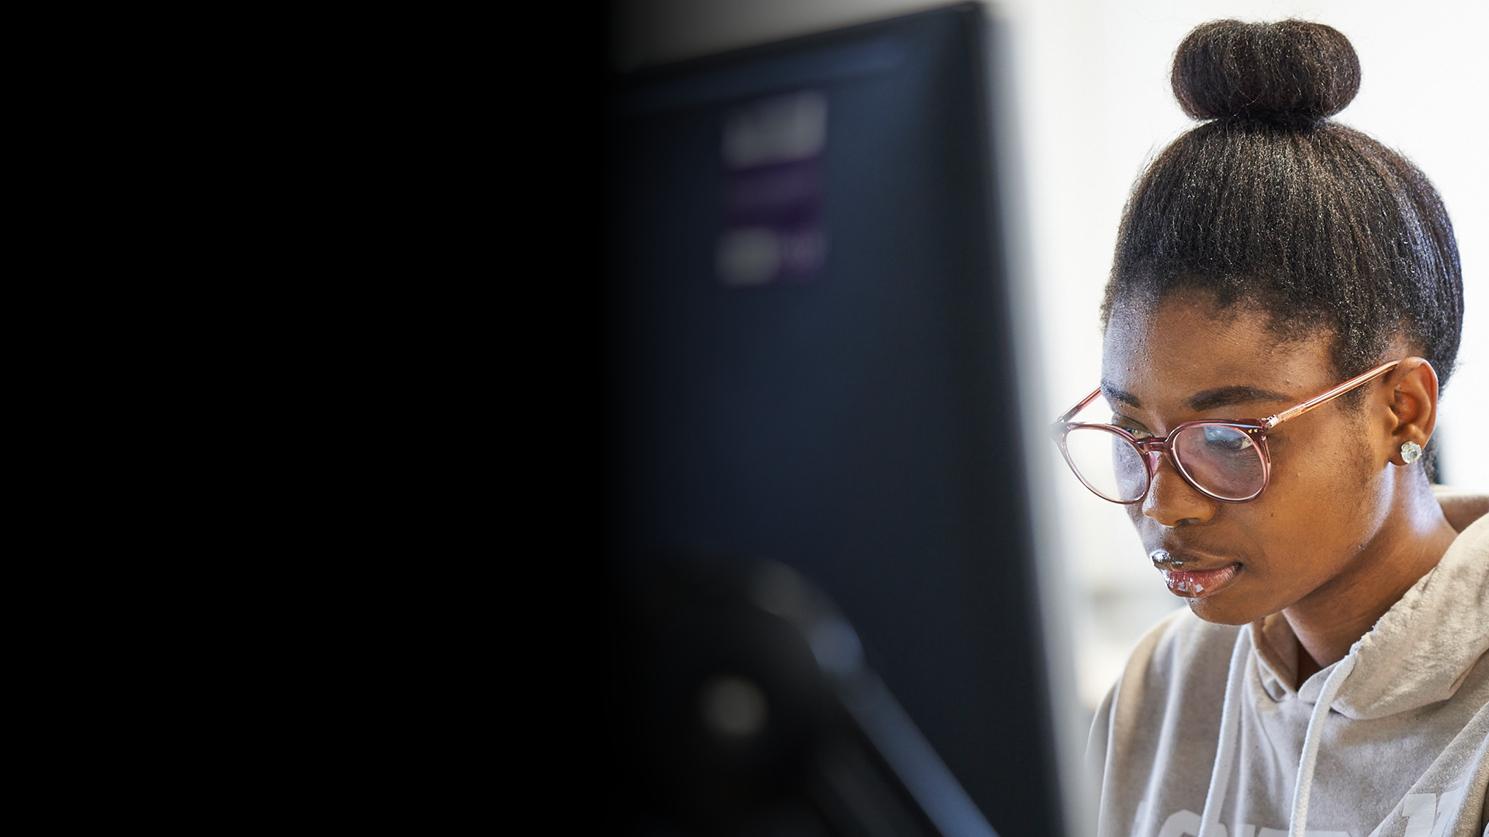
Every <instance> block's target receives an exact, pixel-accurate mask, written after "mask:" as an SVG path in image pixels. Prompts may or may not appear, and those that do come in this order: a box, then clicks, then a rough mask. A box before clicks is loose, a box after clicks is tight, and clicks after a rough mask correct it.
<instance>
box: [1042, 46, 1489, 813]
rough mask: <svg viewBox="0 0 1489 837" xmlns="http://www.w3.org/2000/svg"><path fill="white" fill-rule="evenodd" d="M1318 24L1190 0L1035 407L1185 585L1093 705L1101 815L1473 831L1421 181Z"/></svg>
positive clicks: (1468, 519)
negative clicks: (1352, 115) (1165, 120)
mask: <svg viewBox="0 0 1489 837" xmlns="http://www.w3.org/2000/svg"><path fill="white" fill-rule="evenodd" d="M1359 80H1360V68H1359V63H1358V60H1357V58H1356V56H1355V52H1354V49H1353V48H1352V47H1351V46H1350V44H1349V41H1348V40H1347V39H1346V38H1345V37H1344V36H1343V35H1342V34H1340V33H1339V32H1338V31H1336V30H1334V29H1332V28H1330V27H1327V26H1323V25H1319V24H1313V23H1306V22H1301V21H1284V22H1281V23H1275V24H1246V23H1240V22H1237V21H1220V22H1215V23H1209V24H1205V25H1203V26H1200V27H1199V28H1197V29H1196V30H1194V31H1193V32H1192V33H1190V35H1189V36H1188V37H1187V38H1186V39H1185V40H1184V42H1183V43H1182V45H1181V46H1180V47H1179V50H1178V52H1177V54H1176V56H1175V59H1174V69H1173V86H1174V92H1175V94H1176V95H1177V96H1178V99H1179V101H1180V103H1181V104H1182V105H1183V107H1184V109H1185V111H1186V112H1188V113H1189V114H1190V115H1192V116H1194V117H1195V118H1197V119H1200V120H1204V121H1203V123H1202V124H1200V125H1199V126H1197V127H1196V128H1194V129H1193V130H1191V131H1190V132H1188V133H1187V134H1185V135H1183V136H1181V137H1180V138H1179V139H1177V140H1175V141H1174V143H1173V144H1172V145H1170V146H1169V147H1168V148H1167V149H1166V150H1165V151H1164V152H1163V153H1162V154H1161V155H1160V156H1159V157H1158V158H1157V159H1156V160H1155V161H1154V162H1153V163H1152V164H1151V166H1150V167H1149V168H1148V170H1147V171H1146V173H1145V174H1144V175H1143V177H1142V178H1141V179H1140V181H1139V182H1138V184H1137V186H1136V187H1135V189H1134V192H1133V194H1132V197H1131V200H1130V201H1129V203H1128V205H1127V208H1126V211H1125V215H1124V218H1123V221H1122V226H1121V230H1120V232H1119V237H1118V243H1117V249H1116V257H1115V262H1114V265H1113V268H1112V275H1111V280H1110V282H1109V284H1108V286H1107V294H1106V300H1105V303H1104V305H1103V307H1102V317H1103V323H1104V327H1105V343H1104V349H1103V364H1102V380H1101V382H1100V387H1099V389H1097V390H1096V391H1094V392H1092V393H1091V395H1090V397H1088V398H1087V399H1085V400H1084V401H1082V402H1081V403H1080V404H1078V405H1076V407H1075V408H1073V409H1072V410H1071V412H1070V413H1068V414H1066V415H1065V416H1064V417H1062V419H1061V420H1060V422H1059V423H1058V424H1057V434H1056V436H1057V439H1058V441H1059V444H1060V446H1061V450H1062V452H1063V453H1064V454H1065V456H1066V460H1067V461H1068V462H1069V464H1070V465H1071V466H1072V468H1073V469H1074V471H1075V473H1076V475H1077V476H1078V477H1079V478H1080V479H1081V481H1082V482H1083V483H1085V484H1086V486H1087V487H1088V488H1090V489H1091V490H1092V491H1093V492H1095V493H1096V494H1098V495H1100V496H1101V497H1103V498H1104V499H1106V500H1109V501H1112V502H1118V503H1123V504H1125V505H1126V508H1127V510H1128V512H1129V514H1130V516H1131V518H1132V521H1133V524H1134V526H1136V528H1137V531H1138V533H1139V534H1140V536H1141V537H1142V541H1143V545H1144V548H1145V549H1147V550H1148V556H1149V558H1150V560H1151V561H1152V563H1153V566H1154V567H1155V568H1156V569H1157V570H1159V572H1160V573H1161V574H1162V577H1163V578H1164V580H1165V581H1166V583H1167V585H1168V588H1169V590H1171V591H1172V592H1173V593H1174V594H1175V595H1177V596H1181V597H1183V598H1184V599H1185V600H1186V602H1187V604H1188V608H1187V609H1185V610H1180V611H1178V612H1177V613H1175V614H1174V615H1173V616H1172V617H1170V618H1167V619H1165V620H1163V621H1162V622H1161V623H1160V624H1159V625H1157V626H1156V627H1155V628H1153V630H1152V631H1150V632H1149V633H1148V634H1147V636H1145V637H1144V638H1143V639H1142V640H1141V641H1140V642H1139V643H1138V646H1137V648H1136V650H1135V651H1134V653H1133V655H1132V657H1131V659H1130V660H1129V662H1128V664H1127V666H1126V669H1125V671H1124V673H1123V674H1122V676H1121V678H1120V679H1119V680H1118V682H1117V683H1116V684H1115V685H1114V686H1113V688H1112V690H1111V691H1110V692H1109V693H1108V695H1107V697H1106V700H1105V701H1104V702H1103V704H1102V706H1101V707H1100V709H1099V710H1098V713H1097V717H1096V720H1095V724H1094V725H1093V728H1092V730H1091V737H1090V743H1089V753H1090V756H1091V759H1092V762H1093V764H1094V766H1095V768H1096V769H1097V770H1098V771H1099V777H1098V778H1099V786H1100V793H1101V796H1100V807H1099V826H1100V833H1101V834H1102V835H1139V834H1140V835H1160V837H1178V835H1200V837H1212V835H1229V837H1261V836H1262V835H1279V836H1280V835H1282V834H1286V833H1291V834H1294V835H1304V834H1309V835H1345V834H1348V835H1355V837H1366V835H1375V836H1378V837H1384V836H1385V835H1423V837H1426V835H1452V836H1453V837H1489V830H1486V821H1489V804H1486V801H1485V796H1486V784H1489V653H1486V652H1489V517H1485V516H1484V512H1485V510H1486V509H1489V498H1485V497H1473V496H1460V497H1456V498H1452V497H1449V496H1448V495H1446V494H1444V493H1442V492H1441V491H1439V490H1436V489H1434V487H1433V486H1432V484H1431V479H1430V474H1429V473H1428V472H1427V466H1428V464H1429V460H1430V458H1431V457H1430V454H1429V456H1427V457H1424V456H1423V453H1424V451H1430V449H1429V440H1430V439H1431V437H1432V431H1433V426H1434V422H1435V421H1436V418H1437V404H1438V398H1439V395H1440V393H1441V391H1442V389H1443V387H1444V386H1445V385H1446V384H1447V382H1448V379H1449V378H1450V376H1451V375H1452V372H1453V361H1454V357H1455V355H1456V353H1457V349H1458V339H1459V333H1460V330H1461V326H1462V320H1463V291H1462V278H1461V276H1460V271H1459V263H1458V254H1457V247H1456V244H1455V243H1454V239H1453V231H1452V226H1451V224H1450V223H1449V220H1448V217H1447V214H1446V213H1445V212H1444V210H1443V206H1442V203H1441V201H1440V200H1439V198H1438V196H1437V193H1436V192H1435V190H1434V189H1433V187H1432V186H1431V184H1430V183H1428V181H1427V179H1426V178H1425V177H1424V176H1423V175H1422V173H1421V172H1420V171H1418V170H1417V169H1416V168H1415V167H1414V166H1413V165H1412V164H1411V163H1409V162H1408V161H1407V160H1405V159H1404V158H1402V157H1401V156H1400V155H1398V154H1396V153H1394V152H1392V151H1391V150H1389V149H1387V148H1385V147H1384V146H1382V145H1380V144H1379V143H1377V142H1375V141H1374V140H1372V139H1370V138H1369V137H1367V136H1365V135H1363V134H1361V133H1359V132H1357V131H1354V130H1351V129H1349V128H1346V127H1344V126H1343V125H1339V124H1337V123H1335V122H1333V121H1331V120H1330V119H1329V117H1330V116H1332V115H1333V114H1334V113H1337V112H1338V111H1339V110H1340V109H1342V108H1343V107H1344V106H1345V105H1346V104H1348V103H1349V101H1350V99H1351V98H1353V96H1354V94H1355V92H1356V90H1357V89H1358V87H1359Z"/></svg>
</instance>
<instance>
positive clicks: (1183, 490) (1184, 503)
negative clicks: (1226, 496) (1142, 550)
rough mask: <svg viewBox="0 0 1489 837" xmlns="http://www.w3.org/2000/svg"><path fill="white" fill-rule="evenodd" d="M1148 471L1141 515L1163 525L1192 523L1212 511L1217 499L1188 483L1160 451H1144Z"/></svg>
mask: <svg viewBox="0 0 1489 837" xmlns="http://www.w3.org/2000/svg"><path fill="white" fill-rule="evenodd" d="M1145 453H1146V454H1147V457H1148V473H1149V474H1150V475H1151V478H1150V482H1149V485H1148V493H1147V495H1146V496H1144V497H1143V502H1142V511H1143V516H1144V517H1147V518H1149V519H1151V520H1153V521H1154V522H1156V523H1158V524H1160V525H1162V526H1166V527H1170V528H1172V527H1175V526H1192V525H1194V524H1197V523H1204V522H1207V521H1208V520H1209V519H1210V518H1211V517H1213V516H1214V515H1215V507H1216V505H1217V503H1216V502H1215V501H1214V500H1212V499H1210V498H1209V497H1206V496H1205V495H1203V494H1201V493H1200V492H1199V490H1198V489H1196V488H1195V487H1194V486H1192V485H1190V484H1189V482H1188V481H1187V480H1185V479H1184V477H1183V476H1182V475H1180V474H1179V471H1178V468H1177V467H1176V466H1175V465H1174V462H1173V460H1172V459H1170V458H1169V455H1168V454H1167V453H1165V452H1164V451H1156V450H1155V451H1145Z"/></svg>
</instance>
